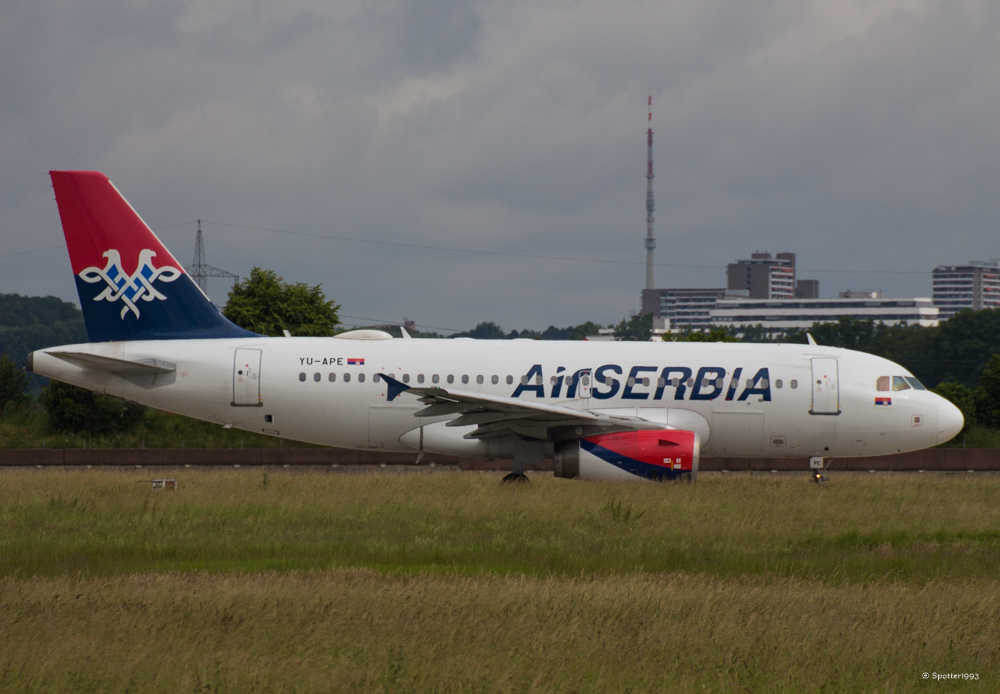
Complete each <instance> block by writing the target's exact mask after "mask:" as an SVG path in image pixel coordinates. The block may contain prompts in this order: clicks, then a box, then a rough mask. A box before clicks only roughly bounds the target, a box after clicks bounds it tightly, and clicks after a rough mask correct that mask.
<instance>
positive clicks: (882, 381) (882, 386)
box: [875, 376, 890, 391]
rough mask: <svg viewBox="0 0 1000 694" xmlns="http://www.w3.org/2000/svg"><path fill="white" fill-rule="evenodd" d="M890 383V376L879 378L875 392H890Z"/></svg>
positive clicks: (876, 381)
mask: <svg viewBox="0 0 1000 694" xmlns="http://www.w3.org/2000/svg"><path fill="white" fill-rule="evenodd" d="M889 381H890V379H889V377H888V376H879V377H878V378H877V379H876V380H875V390H878V391H887V390H889Z"/></svg>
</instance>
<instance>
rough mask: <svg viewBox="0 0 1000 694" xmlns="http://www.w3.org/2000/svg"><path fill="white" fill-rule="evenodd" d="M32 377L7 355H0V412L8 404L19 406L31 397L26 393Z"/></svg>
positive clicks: (0, 412)
mask: <svg viewBox="0 0 1000 694" xmlns="http://www.w3.org/2000/svg"><path fill="white" fill-rule="evenodd" d="M30 380H31V377H30V376H28V374H26V373H25V372H24V371H23V370H22V369H21V367H19V366H18V365H17V363H16V362H15V361H14V360H13V359H11V358H10V357H9V356H7V353H6V352H4V355H3V356H2V357H0V414H2V413H3V411H4V410H6V409H7V407H8V406H11V407H19V406H21V405H23V404H25V403H26V402H28V400H29V399H30V398H29V397H28V395H27V393H26V391H27V390H28V382H29V381H30Z"/></svg>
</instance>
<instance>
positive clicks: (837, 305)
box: [709, 291, 939, 332]
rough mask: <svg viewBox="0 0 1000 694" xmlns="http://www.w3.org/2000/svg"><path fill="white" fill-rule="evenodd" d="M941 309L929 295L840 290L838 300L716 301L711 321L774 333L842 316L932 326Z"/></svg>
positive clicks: (798, 328) (936, 321)
mask: <svg viewBox="0 0 1000 694" xmlns="http://www.w3.org/2000/svg"><path fill="white" fill-rule="evenodd" d="M938 315H939V314H938V308H937V307H936V306H935V305H934V302H933V301H932V300H931V299H930V298H919V297H918V298H903V299H886V298H883V297H882V293H881V292H872V291H865V292H851V291H848V292H841V293H840V296H839V297H838V298H836V299H772V300H767V299H737V298H729V297H727V298H725V299H720V300H719V301H718V302H716V306H715V309H714V310H712V312H711V315H710V317H709V322H710V323H711V324H713V325H721V326H726V327H753V326H757V325H760V326H762V327H764V328H767V329H769V330H772V331H774V332H783V331H786V330H802V329H805V328H809V327H812V324H813V323H817V322H833V321H836V320H838V319H840V318H842V317H847V318H855V319H858V320H874V321H879V322H882V323H885V324H886V325H895V324H897V323H902V322H906V323H908V324H910V325H922V326H924V327H933V326H936V325H937V324H938V320H939V318H938Z"/></svg>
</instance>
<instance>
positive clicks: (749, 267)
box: [642, 253, 819, 330]
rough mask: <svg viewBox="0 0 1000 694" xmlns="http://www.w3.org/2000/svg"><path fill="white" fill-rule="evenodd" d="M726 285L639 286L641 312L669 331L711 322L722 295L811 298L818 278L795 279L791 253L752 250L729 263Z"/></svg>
mask: <svg viewBox="0 0 1000 694" xmlns="http://www.w3.org/2000/svg"><path fill="white" fill-rule="evenodd" d="M728 276H729V280H728V284H729V286H728V288H725V289H723V288H709V289H701V288H697V289H695V288H674V289H643V290H642V312H643V313H652V314H653V317H654V318H655V319H656V324H657V325H658V326H664V327H666V326H669V328H670V329H671V330H676V329H688V328H699V327H705V326H708V325H711V324H712V316H711V313H712V310H713V309H714V308H715V306H716V302H718V301H719V300H720V299H722V298H724V297H725V298H738V299H749V298H758V299H779V298H780V299H794V298H801V299H815V298H818V297H819V281H818V280H796V279H795V254H794V253H778V255H777V256H776V257H774V258H772V257H771V254H770V253H753V254H752V257H751V258H750V259H749V260H739V261H737V262H735V263H731V264H730V265H729V270H728Z"/></svg>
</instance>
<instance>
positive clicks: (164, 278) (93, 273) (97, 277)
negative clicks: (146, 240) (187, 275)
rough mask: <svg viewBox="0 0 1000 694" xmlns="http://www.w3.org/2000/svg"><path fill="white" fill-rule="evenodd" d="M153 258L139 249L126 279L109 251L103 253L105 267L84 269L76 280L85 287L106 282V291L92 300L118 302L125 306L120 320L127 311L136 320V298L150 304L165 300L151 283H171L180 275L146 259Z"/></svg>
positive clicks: (116, 257) (116, 256) (118, 258)
mask: <svg viewBox="0 0 1000 694" xmlns="http://www.w3.org/2000/svg"><path fill="white" fill-rule="evenodd" d="M155 256H156V252H155V251H151V250H149V249H148V248H145V249H143V250H142V251H140V252H139V266H138V267H137V268H136V269H135V272H134V273H132V276H131V277H129V276H128V275H127V274H125V271H124V270H122V262H121V261H122V259H121V255H120V254H119V253H118V251H116V250H114V249H111V250H110V251H106V252H105V253H104V257H105V258H107V259H108V264H107V265H106V266H105V267H104V269H103V270H102V269H101V268H99V267H88V268H85V269H84V270H82V271H81V272H80V275H79V277H80V279H82V280H83V281H84V282H87V283H88V284H93V283H94V282H100V281H101V280H104V281H105V282H107V284H108V286H107V288H106V289H105V290H104V291H103V292H101V293H100V294H98V295H97V296H95V297H94V301H109V302H112V303H113V302H115V301H121V302H122V303H123V304H125V307H124V308H123V309H122V319H123V320H124V319H125V314H126V313H128V312H129V311H131V312H132V313H134V314H135V317H136V318H138V317H139V309H138V307H137V306H136V305H135V304H136V302H138V301H139V299H142V300H143V301H154V300H156V299H159V300H160V301H164V300H166V298H167V297H166V296H164V295H163V294H161V293H160V292H158V291H156V289H154V288H153V282H154V281H156V280H159V281H160V282H173V281H174V280H175V279H177V278H178V277H180V276H181V271H180V270H178V269H177V268H175V267H171V266H170V265H164V266H163V267H158V268H157V267H153V264H152V263H151V262H150V259H152V258H153V257H155Z"/></svg>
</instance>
